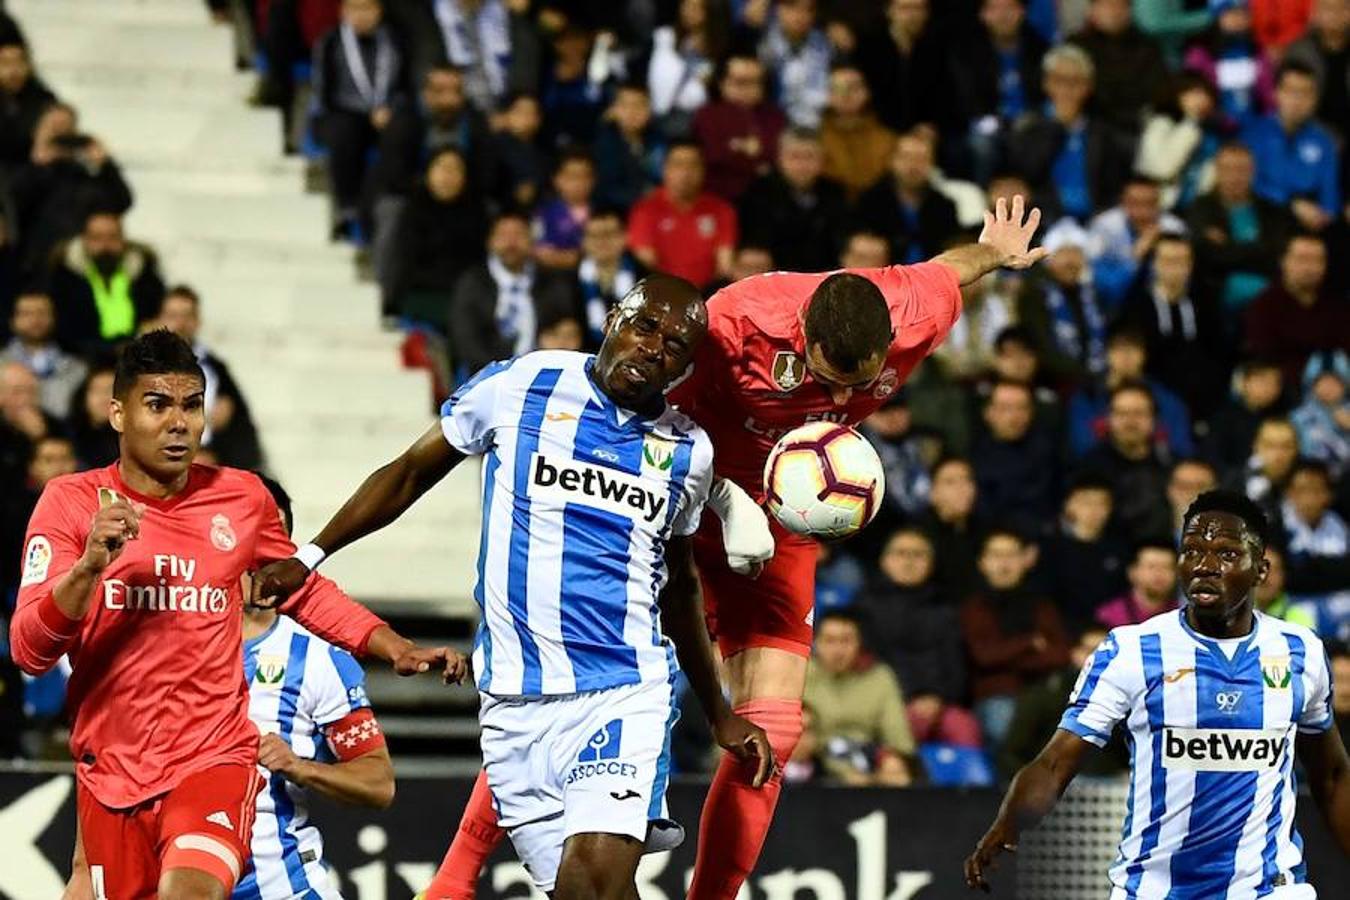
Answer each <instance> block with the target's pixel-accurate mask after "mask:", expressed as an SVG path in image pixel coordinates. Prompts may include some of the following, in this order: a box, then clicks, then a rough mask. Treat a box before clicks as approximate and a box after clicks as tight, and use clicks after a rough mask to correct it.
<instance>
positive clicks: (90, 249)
mask: <svg viewBox="0 0 1350 900" xmlns="http://www.w3.org/2000/svg"><path fill="white" fill-rule="evenodd" d="M49 278H50V282H49V283H50V285H51V295H52V300H54V301H55V302H56V335H57V339H58V340H59V341H60V342H61V344H62V345H64V346H66V347H78V348H96V347H99V346H101V345H103V344H105V343H106V342H110V341H115V340H117V339H119V338H125V337H130V336H131V335H133V334H135V333H136V326H137V325H138V324H139V323H141V322H143V321H145V320H147V319H152V318H154V317H155V316H156V315H157V314H158V313H159V305H160V302H161V301H163V299H164V282H163V281H162V280H161V279H160V276H159V264H158V261H157V260H156V258H155V254H154V251H152V250H151V249H150V248H149V247H147V246H145V245H144V244H138V243H136V242H135V241H129V240H127V239H126V237H125V236H124V235H123V233H122V219H121V216H120V215H118V214H117V213H114V212H104V211H95V212H92V213H90V214H89V216H88V217H87V218H86V219H85V220H84V229H83V231H81V233H80V236H79V237H78V238H76V239H74V240H71V241H69V242H67V243H66V245H65V246H64V247H63V248H61V249H60V250H59V251H58V254H57V256H56V257H55V260H54V263H53V267H52V270H51V272H50V275H49Z"/></svg>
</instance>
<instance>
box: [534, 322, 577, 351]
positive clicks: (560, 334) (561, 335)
mask: <svg viewBox="0 0 1350 900" xmlns="http://www.w3.org/2000/svg"><path fill="white" fill-rule="evenodd" d="M585 343H586V332H585V331H583V330H582V328H581V322H579V321H578V320H577V319H576V317H575V316H563V317H562V318H559V319H554V320H553V321H551V322H543V323H541V324H540V325H539V346H538V348H537V349H539V350H580V349H582V347H583V346H585Z"/></svg>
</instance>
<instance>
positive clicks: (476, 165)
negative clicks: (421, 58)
mask: <svg viewBox="0 0 1350 900" xmlns="http://www.w3.org/2000/svg"><path fill="white" fill-rule="evenodd" d="M445 147H451V148H454V149H455V150H458V151H459V153H460V155H461V156H462V157H463V158H464V160H465V163H466V164H467V165H468V169H469V178H470V180H471V182H473V183H475V184H477V185H481V186H491V185H493V184H495V182H496V160H495V159H494V154H493V152H492V135H491V133H490V132H489V131H488V124H487V120H486V119H485V118H484V117H483V114H482V113H481V112H479V111H478V110H477V109H475V108H474V107H473V106H471V105H469V104H468V103H467V102H466V100H465V97H464V75H463V74H462V73H461V72H460V71H459V70H458V69H456V68H455V67H454V66H451V65H447V64H445V63H439V64H437V65H434V66H432V67H431V68H429V69H427V72H426V75H425V76H423V78H422V95H421V104H420V105H417V104H413V103H407V104H404V105H402V106H400V107H398V108H397V109H395V110H394V113H393V117H392V118H391V119H390V120H389V124H388V125H387V126H385V129H384V131H383V132H382V133H381V135H380V152H379V160H378V161H377V163H376V165H377V167H378V168H377V173H378V175H377V185H378V190H379V192H380V193H381V194H382V195H386V196H387V195H390V194H395V195H406V194H409V193H411V192H413V191H415V190H416V189H417V187H418V186H419V185H420V184H421V183H422V177H423V174H424V172H425V167H426V164H427V163H428V162H430V160H431V157H432V155H434V154H435V153H436V151H438V150H441V149H443V148H445Z"/></svg>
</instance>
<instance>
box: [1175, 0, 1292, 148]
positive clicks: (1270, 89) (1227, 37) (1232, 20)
mask: <svg viewBox="0 0 1350 900" xmlns="http://www.w3.org/2000/svg"><path fill="white" fill-rule="evenodd" d="M1209 6H1210V10H1211V11H1212V12H1213V14H1214V20H1213V21H1212V22H1211V24H1210V26H1209V28H1207V29H1206V30H1205V32H1204V33H1203V34H1201V35H1200V36H1198V37H1197V38H1195V39H1194V40H1193V41H1192V42H1191V45H1190V47H1188V48H1187V50H1186V59H1185V66H1186V68H1187V69H1189V70H1191V71H1193V72H1198V73H1199V74H1200V75H1202V76H1203V77H1204V78H1205V79H1206V80H1207V81H1208V82H1209V83H1210V84H1211V85H1213V86H1214V88H1215V89H1216V90H1217V91H1218V93H1219V108H1220V109H1221V110H1222V112H1223V114H1224V116H1226V117H1227V119H1228V120H1229V121H1230V122H1233V123H1242V122H1245V121H1247V119H1248V118H1250V117H1252V116H1257V115H1262V114H1264V113H1265V112H1266V111H1267V110H1268V109H1270V107H1271V104H1272V103H1273V102H1274V94H1275V66H1274V65H1273V64H1272V62H1271V56H1270V53H1269V52H1268V51H1267V50H1265V49H1263V48H1262V47H1260V46H1258V45H1257V43H1256V40H1255V38H1254V37H1253V36H1252V16H1251V10H1250V9H1249V8H1248V3H1247V0H1213V2H1211V3H1210V4H1209Z"/></svg>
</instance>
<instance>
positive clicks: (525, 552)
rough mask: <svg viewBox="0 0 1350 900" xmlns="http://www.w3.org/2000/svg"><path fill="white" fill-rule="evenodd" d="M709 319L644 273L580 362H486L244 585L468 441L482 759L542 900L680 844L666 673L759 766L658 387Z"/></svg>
mask: <svg viewBox="0 0 1350 900" xmlns="http://www.w3.org/2000/svg"><path fill="white" fill-rule="evenodd" d="M706 331H707V312H706V310H705V308H704V305H703V301H702V299H701V298H700V297H699V295H698V292H697V291H696V290H695V289H694V287H693V285H691V284H689V283H688V282H686V281H683V280H682V279H678V278H673V277H670V276H665V275H654V276H652V277H650V278H648V279H646V280H644V281H643V282H640V283H639V284H638V285H637V286H636V287H635V288H634V289H633V290H632V291H630V292H629V294H628V295H627V296H625V297H624V299H623V300H621V301H620V302H619V304H618V306H617V307H616V308H615V309H614V310H613V311H612V312H611V313H610V315H609V317H608V319H607V322H606V327H605V339H604V343H603V344H602V345H601V347H600V351H599V353H598V354H597V355H596V356H589V355H586V354H581V353H572V352H568V351H540V352H536V353H528V354H525V355H524V356H521V357H519V358H517V359H514V360H511V361H509V362H501V363H493V364H491V365H489V366H487V367H486V368H484V369H483V370H482V371H480V372H479V373H478V374H477V375H476V376H474V378H473V379H472V380H471V381H469V382H468V383H467V384H465V385H464V386H463V387H462V388H460V389H459V390H458V391H457V392H456V393H455V395H454V396H453V397H451V398H450V400H448V401H447V402H446V403H445V406H444V407H443V409H442V410H441V421H440V423H439V424H438V425H437V426H436V427H434V428H432V429H431V430H430V431H429V432H427V433H426V434H425V435H423V437H422V438H421V439H420V440H418V441H417V442H416V443H415V444H414V445H413V446H412V447H411V448H409V449H408V450H407V451H406V452H405V453H404V454H402V455H401V456H400V457H399V458H398V459H396V460H394V461H393V462H391V463H390V464H389V465H387V466H384V467H383V468H381V469H379V470H378V471H376V472H375V473H374V474H373V475H371V476H370V477H369V478H368V479H366V482H365V483H364V484H363V485H361V487H360V488H358V489H357V491H356V493H355V494H354V495H353V496H352V497H351V499H350V500H348V501H347V503H346V504H345V505H344V506H343V507H342V509H340V510H339V511H338V512H337V514H336V515H335V516H334V517H333V519H332V520H331V521H330V522H329V523H328V525H327V526H325V528H324V529H323V531H322V532H320V534H319V535H318V537H316V538H315V539H314V541H313V542H312V543H311V544H308V545H306V546H305V547H304V548H302V549H301V550H300V551H298V552H297V554H296V556H295V557H293V558H291V559H289V560H285V561H282V562H280V563H275V564H273V565H271V566H269V567H267V568H266V569H264V570H263V571H262V572H261V573H259V576H258V579H259V581H260V582H262V584H260V585H259V588H258V590H257V591H256V594H257V595H258V596H260V597H271V596H279V597H282V596H286V595H288V594H289V593H290V592H291V591H294V590H297V589H299V587H300V586H301V585H303V584H304V582H305V581H306V579H307V578H308V576H309V574H310V571H311V570H312V569H313V568H314V566H316V565H317V564H318V562H319V561H320V560H321V559H322V558H324V557H325V556H326V555H327V554H330V553H333V552H336V551H337V550H338V549H339V548H341V547H344V546H346V545H347V544H349V543H351V542H352V541H354V540H356V539H358V538H360V537H362V536H363V535H366V534H369V533H370V532H372V531H375V530H376V529H378V528H380V527H382V526H383V525H385V524H387V523H388V522H391V521H393V520H394V519H395V518H397V517H398V516H399V515H400V514H402V512H403V511H404V510H406V509H407V508H408V507H409V506H411V505H412V503H413V502H414V501H415V500H416V499H417V497H419V496H421V495H422V494H423V493H425V492H426V491H427V490H428V489H429V488H430V487H431V486H432V485H433V484H435V483H436V482H437V481H439V480H441V479H442V478H443V477H444V476H445V475H446V474H447V473H448V472H449V471H450V470H451V469H452V468H454V467H455V466H456V465H458V464H459V463H460V462H461V461H463V460H464V458H465V457H466V456H469V455H481V456H484V457H485V471H484V478H483V532H482V538H481V541H480V547H479V564H478V584H477V586H476V588H475V591H474V594H475V597H476V598H477V600H478V603H479V607H480V609H481V611H482V621H481V623H480V626H479V631H478V636H477V639H476V641H475V650H474V672H475V675H476V679H477V683H478V689H479V691H480V694H481V705H480V710H479V717H480V720H481V722H482V725H483V742H482V746H483V757H484V764H485V772H486V776H487V783H488V785H489V786H490V788H491V793H492V799H493V801H494V803H495V806H496V807H497V809H498V810H499V812H500V824H501V827H502V828H504V829H506V830H507V832H508V833H509V834H510V836H511V840H512V843H513V844H514V845H515V847H516V852H517V854H518V855H519V856H520V857H521V859H522V861H524V862H525V863H526V866H527V868H528V869H529V871H530V873H531V875H532V877H533V878H534V881H535V884H536V886H537V887H538V888H539V889H540V890H541V891H545V892H551V893H552V894H553V896H555V897H557V898H560V900H568V898H609V900H627V898H629V897H630V896H634V895H635V891H636V888H635V886H634V883H633V880H634V874H635V872H636V869H637V864H638V860H639V858H640V856H641V854H642V852H643V851H644V849H648V848H650V849H660V848H669V847H671V846H674V844H675V843H678V839H677V838H676V839H672V832H674V833H675V834H676V835H678V834H679V831H678V827H674V828H672V827H671V823H668V822H666V820H665V812H664V793H665V787H666V780H667V778H668V775H669V772H670V762H669V752H670V751H669V729H670V725H671V724H672V723H673V721H674V718H675V717H674V714H673V711H674V708H675V707H674V703H675V697H674V695H673V690H672V680H673V678H674V675H675V674H676V672H677V671H678V669H679V668H680V667H683V669H684V671H685V673H686V675H687V676H688V678H689V682H690V685H691V687H692V688H693V690H694V692H695V693H696V695H697V696H698V698H699V700H700V702H701V703H702V704H703V707H704V710H705V711H706V712H707V713H708V718H709V720H710V723H711V725H712V728H713V733H714V735H715V737H716V739H717V741H718V743H719V744H720V745H721V746H723V747H724V748H726V749H727V750H728V752H730V753H732V754H733V755H734V756H735V757H736V758H738V759H741V760H743V761H745V762H746V763H747V765H750V766H752V767H753V768H754V769H755V774H754V775H752V776H751V779H750V781H751V783H752V784H754V785H756V786H758V785H761V784H763V783H764V781H766V780H767V778H768V777H769V774H770V772H771V771H772V770H773V757H772V753H771V752H770V750H769V746H768V738H767V736H766V735H765V733H764V732H763V730H761V729H759V728H757V727H756V726H754V725H752V724H751V723H749V722H748V721H746V720H745V719H743V718H741V717H739V716H737V715H735V714H734V713H733V712H732V711H731V708H730V706H729V705H728V703H727V701H726V699H725V697H724V696H723V694H722V688H721V684H720V683H719V681H718V677H717V671H716V664H715V662H714V659H713V655H712V647H711V645H710V644H709V641H708V634H707V629H706V628H705V627H704V621H703V615H702V610H701V608H700V604H699V601H698V591H697V582H696V580H695V575H694V569H693V557H692V547H691V543H692V541H691V538H692V535H693V533H694V532H695V530H696V529H697V528H698V524H699V521H700V516H701V513H702V509H703V507H704V505H705V504H706V503H707V500H708V492H709V486H710V484H711V482H712V478H713V473H712V447H711V445H710V443H709V441H708V437H707V435H706V434H705V433H704V432H703V430H702V429H701V428H699V427H698V426H697V425H696V424H694V422H692V421H691V420H690V419H689V418H688V417H686V416H685V415H683V414H681V413H679V412H677V411H676V410H674V409H673V408H672V407H670V406H668V405H667V403H666V400H665V396H664V393H665V390H666V389H667V388H668V387H669V386H670V384H671V383H672V381H673V380H674V379H675V378H676V377H678V376H680V375H682V374H684V373H685V372H686V371H687V370H688V369H689V366H690V363H691V361H692V360H693V357H694V353H695V351H696V350H697V349H698V346H699V345H700V344H701V343H702V341H703V340H704V338H705V334H706ZM658 603H659V606H660V611H661V612H660V617H659V618H658V616H657V612H656V610H657V605H658ZM672 640H673V644H672ZM676 654H678V657H679V663H680V666H676V662H675V657H676ZM649 831H650V834H649Z"/></svg>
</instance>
